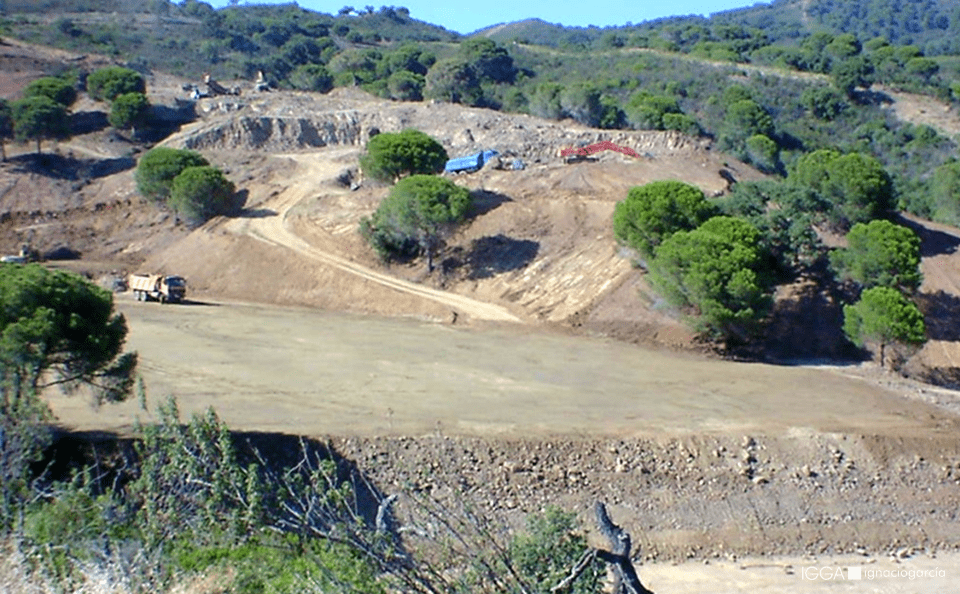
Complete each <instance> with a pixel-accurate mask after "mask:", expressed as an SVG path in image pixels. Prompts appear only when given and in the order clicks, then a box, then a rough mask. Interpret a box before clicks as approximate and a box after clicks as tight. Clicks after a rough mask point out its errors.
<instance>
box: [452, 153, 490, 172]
mask: <svg viewBox="0 0 960 594" xmlns="http://www.w3.org/2000/svg"><path fill="white" fill-rule="evenodd" d="M499 154H500V153H499V152H498V151H495V150H493V149H488V150H485V151H480V152H479V153H476V154H474V155H470V156H467V157H457V158H456V159H450V160H449V161H447V166H446V167H444V169H443V170H444V172H446V173H473V172H474V171H480V170H481V169H483V166H484V165H486V164H487V163H488V162H489V161H490V159H492V158H494V157H496V156H497V155H499Z"/></svg>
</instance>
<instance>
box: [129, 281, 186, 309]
mask: <svg viewBox="0 0 960 594" xmlns="http://www.w3.org/2000/svg"><path fill="white" fill-rule="evenodd" d="M127 285H128V286H129V287H130V290H131V291H133V295H134V297H136V298H137V301H151V300H153V301H159V302H160V303H180V302H181V301H183V297H184V295H186V293H187V281H186V280H184V278H183V277H181V276H166V275H163V274H131V275H130V278H129V280H128V281H127Z"/></svg>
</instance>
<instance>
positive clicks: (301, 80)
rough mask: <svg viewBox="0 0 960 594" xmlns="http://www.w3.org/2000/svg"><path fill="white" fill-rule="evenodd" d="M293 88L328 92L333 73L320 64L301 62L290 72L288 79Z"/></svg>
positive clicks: (331, 83)
mask: <svg viewBox="0 0 960 594" xmlns="http://www.w3.org/2000/svg"><path fill="white" fill-rule="evenodd" d="M288 80H289V81H290V85H291V86H292V87H293V88H294V89H298V90H300V91H314V92H317V93H328V92H330V90H331V89H332V88H333V75H331V74H330V71H329V70H327V69H326V67H325V66H323V65H322V64H303V65H301V66H297V67H296V68H295V69H294V70H293V72H291V73H290V77H289V79H288Z"/></svg>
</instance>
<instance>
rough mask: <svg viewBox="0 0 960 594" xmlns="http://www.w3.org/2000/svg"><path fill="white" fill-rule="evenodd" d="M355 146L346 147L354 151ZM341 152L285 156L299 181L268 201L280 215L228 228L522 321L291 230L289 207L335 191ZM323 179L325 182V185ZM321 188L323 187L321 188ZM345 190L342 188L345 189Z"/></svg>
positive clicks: (470, 310) (469, 308)
mask: <svg viewBox="0 0 960 594" xmlns="http://www.w3.org/2000/svg"><path fill="white" fill-rule="evenodd" d="M354 150H355V149H347V151H354ZM338 152H344V151H342V150H341V151H328V153H327V155H326V157H327V158H325V159H318V158H317V157H316V156H315V155H303V154H293V155H286V157H288V158H291V159H294V160H295V161H296V162H297V164H298V166H299V168H300V170H299V171H298V172H297V176H296V179H297V181H298V183H295V184H292V185H290V186H289V187H287V188H286V189H285V190H284V191H283V192H281V193H280V194H279V195H278V196H277V197H276V198H275V199H274V200H272V201H270V202H268V203H266V204H265V205H264V207H265V208H269V209H271V210H273V211H274V212H276V213H277V214H276V215H274V216H269V217H262V218H255V219H235V220H232V221H230V222H229V223H228V224H227V228H228V229H229V230H231V231H232V232H234V233H241V234H246V235H249V236H251V237H253V238H255V239H257V240H259V241H262V242H264V243H267V244H269V245H274V246H278V247H285V248H288V249H291V250H293V251H295V252H297V253H298V254H300V255H303V256H306V257H308V258H311V259H313V260H316V261H318V262H322V263H323V264H327V265H330V266H333V267H334V268H337V269H339V270H342V271H344V272H347V273H349V274H352V275H354V276H357V277H360V278H363V279H366V280H369V281H373V282H375V283H378V284H380V285H383V286H386V287H390V288H391V289H395V290H397V291H400V292H402V293H408V294H410V295H416V296H418V297H423V298H425V299H429V300H431V301H435V302H437V303H441V304H443V305H446V306H448V307H450V308H451V309H453V310H454V311H456V312H457V313H458V314H462V315H466V316H468V317H471V318H474V319H477V320H487V321H495V322H519V321H520V318H518V317H517V316H515V315H513V314H512V313H510V311H508V310H507V309H506V308H505V307H501V306H499V305H496V304H492V303H484V302H482V301H477V300H476V299H471V298H469V297H464V296H462V295H457V294H455V293H449V292H446V291H438V290H436V289H431V288H429V287H425V286H423V285H418V284H416V283H412V282H409V281H405V280H403V279H398V278H395V277H392V276H389V275H386V274H381V273H379V272H376V271H375V270H371V269H370V268H367V267H366V266H363V265H361V264H357V263H356V262H351V261H349V260H347V259H345V258H342V257H340V256H337V255H335V254H331V253H329V252H326V251H323V250H321V249H319V248H317V247H315V246H313V245H310V244H309V243H307V242H306V241H304V240H303V239H301V238H300V237H298V236H297V235H296V234H295V233H293V232H292V231H291V230H290V227H289V225H288V224H287V223H288V220H287V219H288V215H289V213H290V210H291V209H292V208H294V207H295V206H296V205H297V204H299V203H300V202H301V201H303V200H306V199H308V198H314V197H315V196H316V194H317V192H318V191H322V192H325V193H328V194H329V193H330V192H333V191H334V190H333V189H332V187H333V184H331V183H329V182H330V180H332V179H333V178H334V177H335V176H336V175H337V173H338V170H339V169H338V166H337V165H336V156H337V153H338ZM322 182H326V183H325V184H324V183H322ZM321 188H322V190H321ZM345 191H346V190H341V192H345Z"/></svg>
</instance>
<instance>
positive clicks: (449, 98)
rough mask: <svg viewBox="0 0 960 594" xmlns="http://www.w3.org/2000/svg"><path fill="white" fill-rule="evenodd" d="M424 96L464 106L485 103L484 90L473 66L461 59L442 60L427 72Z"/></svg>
mask: <svg viewBox="0 0 960 594" xmlns="http://www.w3.org/2000/svg"><path fill="white" fill-rule="evenodd" d="M423 96H424V97H426V98H428V99H436V100H437V101H445V102H448V103H462V104H463V105H480V104H482V103H483V89H482V88H481V87H480V79H479V78H478V77H477V72H476V70H474V68H473V66H471V65H470V64H468V63H467V62H464V61H463V60H460V59H447V60H440V61H439V62H437V63H436V64H434V65H433V66H432V67H431V68H430V71H429V72H427V76H426V84H425V87H424V91H423Z"/></svg>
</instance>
